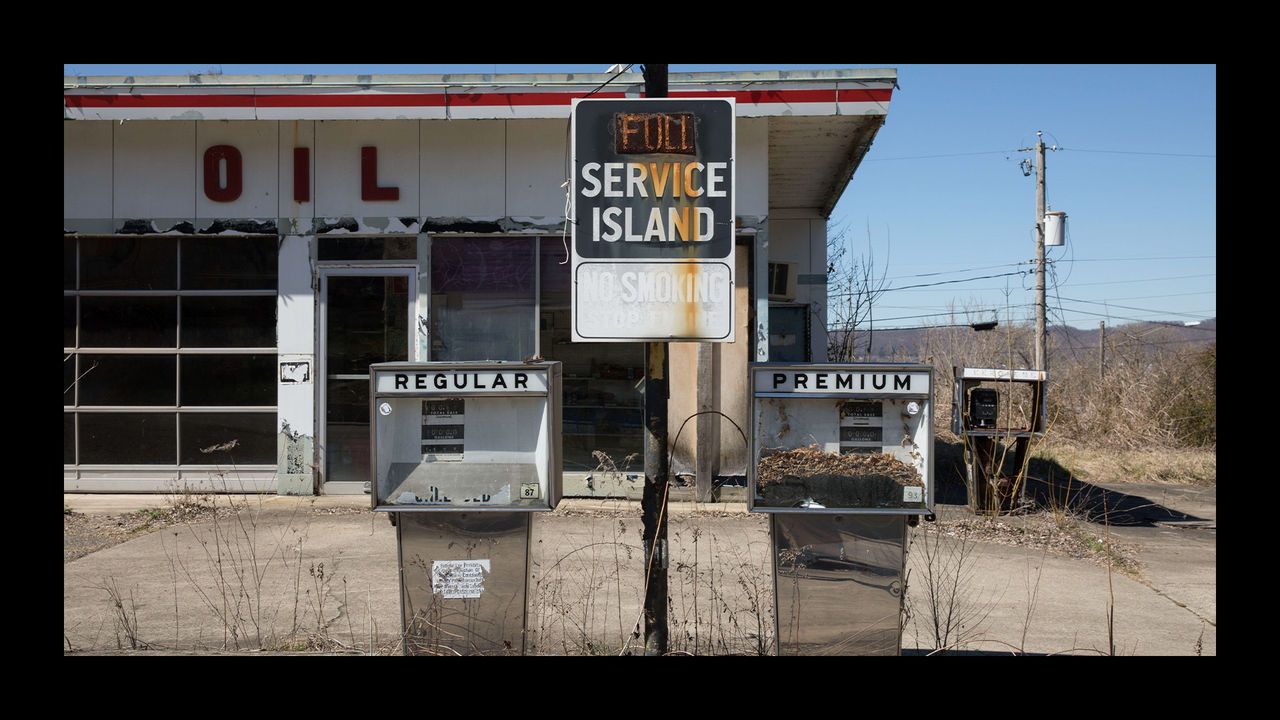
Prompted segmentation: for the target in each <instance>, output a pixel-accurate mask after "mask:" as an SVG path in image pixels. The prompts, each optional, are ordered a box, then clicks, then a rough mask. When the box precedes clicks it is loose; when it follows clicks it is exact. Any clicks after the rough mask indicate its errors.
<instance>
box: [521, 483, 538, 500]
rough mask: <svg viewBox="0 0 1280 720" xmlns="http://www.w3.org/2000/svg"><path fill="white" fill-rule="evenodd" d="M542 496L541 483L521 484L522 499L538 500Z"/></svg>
mask: <svg viewBox="0 0 1280 720" xmlns="http://www.w3.org/2000/svg"><path fill="white" fill-rule="evenodd" d="M541 494H542V487H541V485H540V484H539V483H536V482H534V483H520V497H521V499H524V500H528V499H530V498H534V499H537V498H538V496H540V495H541Z"/></svg>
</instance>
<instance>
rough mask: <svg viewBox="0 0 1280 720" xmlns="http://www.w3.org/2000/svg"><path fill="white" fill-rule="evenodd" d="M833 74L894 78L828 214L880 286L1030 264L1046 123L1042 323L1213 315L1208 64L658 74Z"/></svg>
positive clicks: (882, 306)
mask: <svg viewBox="0 0 1280 720" xmlns="http://www.w3.org/2000/svg"><path fill="white" fill-rule="evenodd" d="M608 65H609V63H597V64H581V65H550V64H548V65H502V64H498V65H493V64H476V65H323V64H314V65H229V64H218V63H191V64H179V65H101V64H97V65H95V64H65V65H64V66H63V72H64V74H68V75H73V74H79V75H127V74H134V75H165V74H171V75H176V74H187V73H191V72H208V71H210V70H214V71H218V70H220V71H221V72H223V73H225V74H228V75H235V74H255V73H317V74H319V73H443V72H453V73H468V72H480V73H492V72H502V73H508V72H603V71H604V69H605V68H606V67H607V66H608ZM840 67H844V68H871V67H890V68H896V69H897V70H898V83H899V85H900V89H899V90H897V91H895V92H894V95H893V101H892V102H891V103H890V107H889V115H888V119H887V121H886V123H885V125H884V127H883V128H881V129H880V132H879V134H878V135H877V136H876V139H875V142H874V144H873V145H872V147H871V150H870V151H869V152H868V154H867V156H866V158H865V159H864V161H863V163H862V165H861V167H859V168H858V171H857V173H856V174H855V175H854V178H853V181H852V182H851V183H850V184H849V186H848V187H847V188H846V190H845V193H844V196H843V197H842V198H841V200H840V202H839V203H838V204H837V205H836V207H835V210H834V212H833V213H832V216H831V221H832V224H833V225H834V226H836V227H839V228H843V229H844V230H845V232H847V233H848V236H849V237H850V238H851V239H852V240H853V243H854V249H855V251H857V252H862V251H864V250H865V248H866V247H867V243H868V237H869V238H870V243H871V246H872V247H873V248H874V251H875V258H876V262H877V264H878V266H879V269H880V270H883V271H884V272H885V274H886V277H887V278H889V279H888V281H887V283H886V284H887V286H888V287H891V288H902V287H903V286H906V285H920V284H924V283H937V282H940V281H944V280H964V279H967V278H977V277H978V276H983V275H996V274H1001V273H1007V272H1016V271H1019V270H1026V269H1029V268H1030V267H1031V265H1028V264H1023V265H1014V264H1015V263H1025V262H1026V261H1029V260H1032V259H1033V258H1034V257H1035V234H1034V223H1035V179H1034V175H1032V176H1031V177H1024V176H1023V173H1022V170H1021V169H1020V168H1019V165H1018V163H1019V161H1020V160H1022V159H1023V158H1030V159H1032V160H1034V155H1033V154H1032V153H1020V152H1016V150H1017V149H1018V148H1023V147H1030V146H1032V145H1034V143H1035V138H1036V135H1035V133H1036V131H1037V130H1043V131H1044V133H1045V135H1044V137H1045V140H1046V143H1047V144H1049V145H1055V144H1056V145H1058V146H1059V147H1061V148H1063V149H1062V150H1060V151H1057V152H1049V153H1047V160H1046V166H1047V168H1048V170H1047V173H1046V180H1047V182H1046V189H1047V192H1046V197H1047V200H1048V203H1049V205H1050V208H1051V209H1054V210H1062V211H1065V212H1066V213H1067V215H1068V217H1069V220H1068V224H1067V225H1068V227H1067V245H1066V247H1063V248H1051V249H1050V252H1049V257H1050V259H1053V260H1055V261H1056V262H1054V263H1053V265H1052V267H1053V270H1054V272H1053V274H1052V275H1051V276H1050V284H1049V287H1050V291H1049V304H1050V306H1051V310H1050V321H1051V322H1054V323H1057V322H1062V321H1064V320H1065V322H1066V323H1067V324H1069V325H1073V326H1076V327H1084V328H1096V327H1097V325H1098V321H1099V320H1101V319H1104V317H1105V318H1106V319H1107V325H1108V326H1113V325H1116V324H1123V323H1125V322H1128V321H1130V320H1146V319H1161V320H1181V321H1194V320H1197V319H1205V318H1209V317H1214V316H1216V314H1217V294H1216V289H1217V275H1216V272H1217V259H1216V256H1217V228H1216V226H1217V70H1216V68H1215V67H1213V66H1206V65H1201V66H1166V65H1120V66H1112V65H1084V66H1057V65H1054V66H1045V65H976V66H972V65H969V66H966V65H942V66H937V65H911V64H900V63H892V62H885V63H843V64H823V65H791V64H754V65H750V64H745V65H744V64H738V65H734V64H724V65H681V64H672V65H671V66H670V69H671V71H672V72H685V71H709V70H769V69H824V68H840ZM1104 151H1105V152H1104ZM1140 153H1141V154H1140ZM922 156H927V157H922ZM936 156H949V157H936ZM1190 156H1194V157H1190ZM933 273H943V274H933ZM1033 287H1034V277H1033V276H1005V277H996V278H986V279H974V280H968V281H966V282H956V283H948V284H943V285H936V286H933V287H925V288H906V289H900V290H892V291H890V292H886V293H885V294H884V295H883V296H882V297H881V299H880V301H879V302H878V304H877V310H876V315H877V323H876V324H877V326H892V327H907V326H914V325H919V324H933V323H945V322H949V321H950V320H948V318H947V317H946V316H945V313H948V312H949V311H950V310H951V309H952V308H954V309H955V310H957V311H963V310H990V309H993V308H995V309H999V310H1000V318H1001V320H1002V321H1003V320H1004V319H1006V317H1007V313H1006V305H1007V306H1009V308H1011V310H1012V315H1013V319H1014V320H1019V319H1024V318H1026V317H1028V316H1029V315H1028V314H1029V313H1030V311H1031V308H1030V307H1028V304H1029V303H1031V302H1033V300H1034V290H1033ZM1122 306H1123V307H1122ZM989 314H990V313H987V315H989ZM916 316H925V317H916ZM961 319H963V318H961Z"/></svg>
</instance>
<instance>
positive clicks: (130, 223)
mask: <svg viewBox="0 0 1280 720" xmlns="http://www.w3.org/2000/svg"><path fill="white" fill-rule="evenodd" d="M117 222H118V223H119V227H117V228H116V232H117V233H119V234H121V235H170V234H183V235H193V234H195V232H196V228H195V225H193V224H192V223H191V221H190V220H142V219H127V220H118V221H117Z"/></svg>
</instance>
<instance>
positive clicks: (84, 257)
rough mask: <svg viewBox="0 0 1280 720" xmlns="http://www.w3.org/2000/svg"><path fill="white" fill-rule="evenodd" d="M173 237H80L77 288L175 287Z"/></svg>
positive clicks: (175, 244) (174, 243) (148, 288)
mask: <svg viewBox="0 0 1280 720" xmlns="http://www.w3.org/2000/svg"><path fill="white" fill-rule="evenodd" d="M177 283H178V245H177V242H176V241H174V239H173V238H81V239H80V289H81V290H175V289H177V287H178V285H177Z"/></svg>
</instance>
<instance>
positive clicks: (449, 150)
mask: <svg viewBox="0 0 1280 720" xmlns="http://www.w3.org/2000/svg"><path fill="white" fill-rule="evenodd" d="M421 125H422V128H421V132H422V214H423V215H425V216H428V217H440V216H451V217H500V216H502V215H505V214H506V207H505V202H504V194H505V192H506V178H505V177H504V175H505V173H506V163H507V157H506V152H507V148H506V134H507V123H506V121H504V120H423V121H422V123H421Z"/></svg>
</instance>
